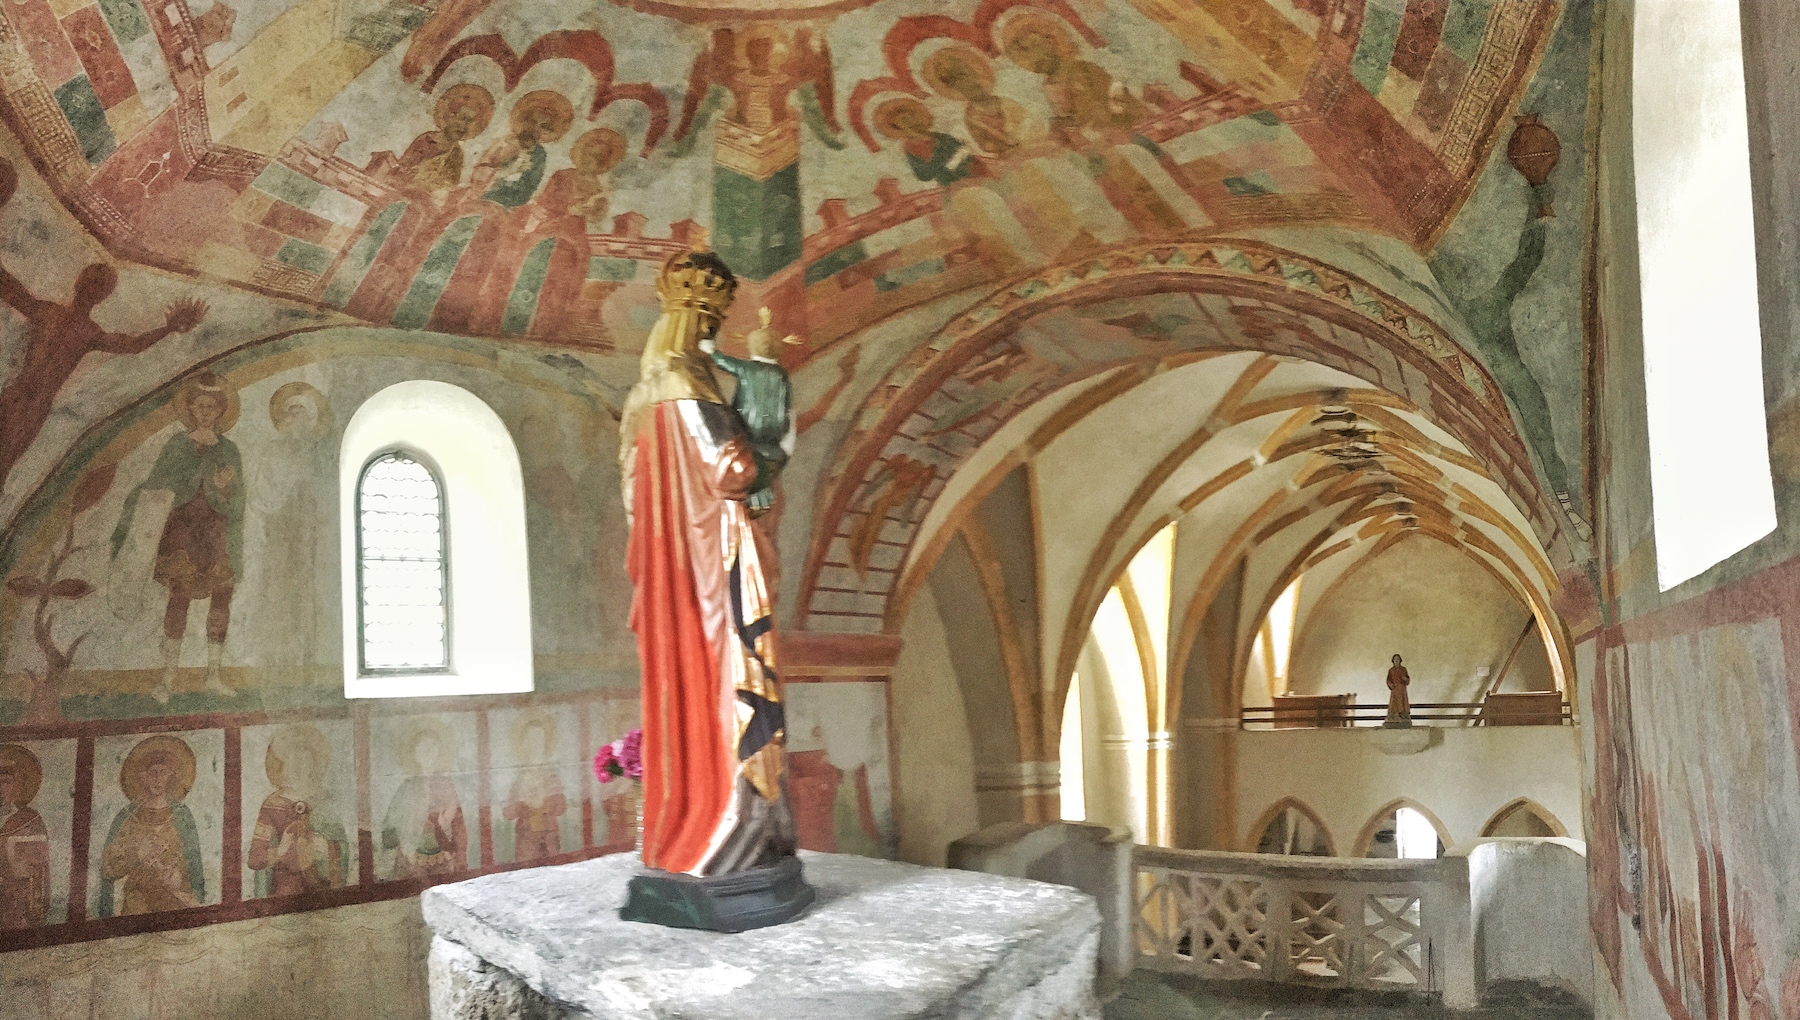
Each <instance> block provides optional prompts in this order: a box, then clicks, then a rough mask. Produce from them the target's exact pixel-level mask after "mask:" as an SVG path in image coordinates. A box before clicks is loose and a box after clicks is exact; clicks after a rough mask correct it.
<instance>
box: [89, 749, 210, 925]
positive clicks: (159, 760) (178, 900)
mask: <svg viewBox="0 0 1800 1020" xmlns="http://www.w3.org/2000/svg"><path fill="white" fill-rule="evenodd" d="M193 786H194V751H193V749H192V748H190V747H188V745H187V742H186V741H184V740H182V739H181V738H180V737H173V736H168V735H166V734H158V735H157V736H154V737H145V738H144V739H143V740H141V741H139V742H138V744H137V746H136V747H133V748H132V749H131V752H130V753H129V754H127V755H126V756H125V762H124V764H123V765H121V766H120V767H119V788H120V789H122V790H124V791H125V797H126V799H128V800H129V801H131V804H130V805H129V806H127V807H124V808H121V809H119V813H118V814H117V815H114V816H113V822H112V828H111V829H109V830H108V831H107V834H106V843H105V845H104V846H103V848H102V849H101V852H100V897H99V914H100V916H101V917H117V916H124V915H126V914H148V913H154V912H156V911H162V910H180V909H182V908H184V907H197V906H199V905H200V904H201V903H203V902H205V900H206V871H205V869H204V867H203V866H202V864H201V859H200V830H199V828H198V827H197V826H196V825H195V824H194V814H193V812H192V811H189V810H188V807H187V805H186V804H184V803H182V801H183V800H184V799H185V798H186V797H187V794H188V791H189V790H191V789H193Z"/></svg>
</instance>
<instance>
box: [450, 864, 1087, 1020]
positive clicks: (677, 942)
mask: <svg viewBox="0 0 1800 1020" xmlns="http://www.w3.org/2000/svg"><path fill="white" fill-rule="evenodd" d="M801 859H802V861H803V862H804V865H805V869H806V875H807V879H808V881H809V883H810V884H811V885H812V886H813V887H814V888H815V889H816V890H817V892H818V901H817V903H816V904H815V905H814V906H813V908H812V909H811V910H810V911H808V912H807V913H806V914H805V915H804V916H802V917H800V918H799V919H797V920H795V921H792V922H790V923H788V924H785V925H780V926H777V927H772V928H763V929H758V930H755V931H749V932H744V933H741V934H733V935H726V934H720V933H718V932H709V931H700V930H692V929H680V928H668V927H663V926H660V925H653V924H642V923H636V922H628V921H622V920H620V919H619V916H618V909H619V906H620V905H621V904H622V903H623V902H624V901H625V894H626V884H627V882H628V881H629V880H630V879H631V878H632V877H633V876H634V875H636V874H639V873H640V872H641V870H642V868H641V864H640V863H639V861H638V859H637V857H636V856H635V855H632V854H617V855H614V856H610V857H602V858H598V859H595V860H591V861H582V862H580V863H576V864H568V865H562V866H560V867H550V868H533V869H529V870H525V871H515V872H506V873H501V874H497V875H489V876H485V877H482V878H477V879H473V880H470V881H467V882H458V883H455V884H453V885H441V886H436V887H433V888H431V889H427V890H425V892H424V894H423V896H422V897H421V903H422V906H423V910H424V914H425V922H426V924H427V925H428V926H430V928H431V930H432V932H433V935H434V937H433V939H432V949H431V963H430V975H431V1015H432V1018H433V1020H474V1018H476V1017H482V1018H486V1020H588V1018H594V1020H628V1018H629V1020H650V1018H657V1017H669V1016H681V1017H684V1018H691V1020H752V1018H763V1017H774V1016H779V1017H783V1018H784V1020H787V1018H791V1020H838V1018H846V1020H848V1018H858V1020H862V1018H868V1020H909V1018H915V1017H928V1016H929V1017H934V1018H938V1017H941V1018H946V1020H962V1018H969V1020H975V1018H981V1020H1098V1017H1099V1016H1100V1010H1099V1006H1098V1004H1097V1002H1096V1000H1095V998H1094V976H1095V970H1096V961H1097V954H1098V951H1099V940H1100V915H1099V912H1098V910H1097V909H1096V908H1095V906H1094V902H1093V900H1092V899H1091V898H1090V897H1088V896H1086V895H1085V894H1082V893H1080V892H1077V891H1075V890H1074V889H1070V888H1067V887H1065V886H1057V885H1050V884H1047V883H1042V882H1032V881H1028V880H1025V879H1015V878H1004V877H1000V876H995V875H984V874H978V873H975V872H967V871H952V870H946V869H941V868H924V867H918V866H915V865H910V864H898V863H894V862H891V861H881V860H874V859H870V858H864V857H855V856H850V855H844V854H817V853H807V852H802V854H801Z"/></svg>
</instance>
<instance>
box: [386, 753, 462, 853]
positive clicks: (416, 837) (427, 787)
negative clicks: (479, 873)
mask: <svg viewBox="0 0 1800 1020" xmlns="http://www.w3.org/2000/svg"><path fill="white" fill-rule="evenodd" d="M452 748H453V744H452V743H451V738H450V733H449V731H447V730H446V729H444V727H443V726H442V724H440V723H438V722H436V721H435V720H432V719H420V720H417V721H415V722H414V723H413V724H412V725H411V726H409V727H408V728H407V730H406V733H405V735H404V736H402V737H401V739H400V749H401V750H400V757H401V764H402V766H403V767H404V768H405V769H406V772H407V778H406V781H405V782H403V783H401V784H400V789H398V790H395V791H394V796H393V799H392V800H390V801H388V809H387V813H386V814H384V815H382V818H381V835H380V841H379V844H378V845H379V848H380V850H381V852H382V853H383V855H384V857H385V858H386V861H385V863H386V867H385V869H384V872H385V874H384V877H386V878H391V879H400V878H417V877H419V876H422V875H444V874H450V873H453V872H457V871H461V870H463V869H464V868H466V867H468V866H469V825H468V822H467V820H466V819H465V818H464V817H463V809H462V797H461V796H460V795H459V794H458V793H457V792H456V784H455V782H454V781H452V780H451V778H450V776H449V775H448V773H449V771H450V767H451V765H452V764H453V755H452Z"/></svg>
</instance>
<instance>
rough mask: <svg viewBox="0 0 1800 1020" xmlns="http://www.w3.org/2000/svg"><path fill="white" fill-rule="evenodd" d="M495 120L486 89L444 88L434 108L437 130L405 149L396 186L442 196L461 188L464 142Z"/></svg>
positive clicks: (468, 87) (416, 140)
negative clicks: (408, 185)
mask: <svg viewBox="0 0 1800 1020" xmlns="http://www.w3.org/2000/svg"><path fill="white" fill-rule="evenodd" d="M493 118H494V97H493V96H492V95H490V94H489V93H488V90H487V89H484V88H482V87H481V86H479V85H470V84H462V85H452V86H450V87H449V88H447V89H445V90H444V94H443V95H441V96H439V97H438V101H437V103H436V105H434V106H433V107H432V108H431V120H432V123H433V124H435V125H437V128H436V130H434V131H427V132H426V133H424V134H422V135H420V136H419V137H417V138H415V139H413V142H412V144H411V145H409V146H407V147H406V151H405V152H404V153H402V154H401V156H400V160H399V163H398V164H397V166H396V170H397V175H396V176H398V177H399V178H400V180H399V181H398V182H397V183H402V184H410V185H412V186H413V187H415V188H417V189H419V190H420V191H423V192H426V193H428V194H434V195H438V196H440V197H441V196H443V195H444V194H447V193H448V192H449V191H450V190H451V189H453V188H456V187H459V186H461V184H462V176H463V142H465V141H467V140H469V139H471V138H474V137H476V136H477V135H479V134H481V133H482V132H483V131H486V130H487V126H488V122H489V121H491V120H493ZM384 158H385V157H384Z"/></svg>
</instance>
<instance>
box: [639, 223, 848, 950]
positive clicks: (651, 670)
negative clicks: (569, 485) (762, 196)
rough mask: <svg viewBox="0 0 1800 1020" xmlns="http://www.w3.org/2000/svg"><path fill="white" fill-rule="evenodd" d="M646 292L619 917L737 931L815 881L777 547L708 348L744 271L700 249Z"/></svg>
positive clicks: (741, 430) (796, 901) (785, 907)
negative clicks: (637, 773)
mask: <svg viewBox="0 0 1800 1020" xmlns="http://www.w3.org/2000/svg"><path fill="white" fill-rule="evenodd" d="M656 290H657V293H658V294H659V295H660V296H661V297H662V316H661V317H660V318H659V319H657V322H656V325H655V326H654V327H653V328H652V329H651V331H650V336H649V338H648V339H647V340H646V341H645V344H644V354H643V358H642V360H641V362H640V364H639V376H638V382H637V385H636V386H634V387H633V388H632V390H631V394H630V395H629V396H628V397H627V398H626V401H625V410H624V413H623V415H622V420H621V421H620V423H619V445H620V449H619V459H620V469H621V474H622V477H623V481H624V495H625V507H626V511H627V512H628V513H629V514H630V520H631V539H630V542H629V544H628V547H627V560H626V565H627V568H628V569H629V571H630V573H631V581H632V586H633V588H634V595H633V598H632V604H631V629H632V630H633V631H635V632H636V634H637V642H638V661H639V663H640V664H641V665H642V667H643V680H642V682H643V723H644V737H643V761H644V770H643V772H644V774H643V783H644V787H643V796H644V804H643V829H642V848H643V861H644V866H645V867H646V868H647V869H648V871H647V872H646V873H645V874H641V875H638V876H637V877H635V878H633V879H632V880H631V883H630V888H629V892H628V895H627V901H626V903H625V907H624V909H623V910H621V911H620V916H621V917H623V918H624V919H625V920H627V921H649V922H652V923H657V924H665V925H670V926H674V927H683V928H705V929H710V930H713V931H726V932H735V931H746V930H749V929H751V928H761V927H765V926H767V925H772V924H780V923H782V922H783V921H787V920H790V919H792V918H794V917H796V916H798V915H799V914H800V913H801V912H802V911H804V910H805V909H806V908H807V907H808V906H809V905H810V904H811V903H812V901H813V891H812V889H811V888H810V887H808V886H807V885H806V882H805V881H804V879H803V878H802V877H801V874H800V859H799V858H798V857H796V856H795V848H796V842H797V841H796V832H795V828H794V817H793V814H792V812H791V811H790V810H789V807H788V800H787V784H786V767H785V766H786V763H785V761H784V760H783V755H782V751H783V745H784V744H785V742H786V725H787V724H786V720H785V716H784V714H783V711H782V696H781V683H780V679H779V677H778V676H777V675H776V672H775V666H776V662H775V647H774V645H775V640H774V639H775V634H774V631H773V627H772V626H771V622H772V619H771V618H772V614H773V610H774V601H775V593H774V592H773V591H772V590H771V588H770V584H769V580H768V578H769V570H770V568H771V567H772V566H773V565H774V551H773V550H772V549H770V548H769V547H768V546H767V545H766V542H767V539H766V538H765V537H764V536H763V534H762V529H760V528H756V527H753V526H752V525H751V523H750V516H751V512H752V511H751V509H750V507H749V505H748V503H747V501H748V499H749V498H750V496H751V495H752V494H753V493H754V492H755V491H756V490H757V487H758V482H759V478H760V476H761V475H762V474H763V470H762V467H763V466H762V464H761V463H760V460H761V458H760V457H759V456H758V455H757V452H756V438H755V433H754V432H753V431H751V430H750V429H747V428H746V426H745V423H744V421H743V420H742V419H741V418H740V417H739V416H738V415H737V414H736V413H734V412H733V410H732V408H731V406H730V405H728V404H726V403H725V400H724V398H723V396H721V394H720V392H719V386H718V382H717V380H716V379H715V377H714V375H713V362H712V360H711V359H710V358H708V357H707V355H706V354H705V353H703V352H702V350H701V343H702V342H703V341H710V340H711V339H712V338H713V337H714V336H716V335H717V334H718V330H719V325H720V323H722V322H723V321H724V319H725V313H726V310H727V309H728V308H729V307H730V305H731V299H732V296H733V294H734V293H735V292H736V290H737V280H736V278H735V277H734V276H733V275H732V273H731V270H730V269H729V268H727V267H726V265H725V262H724V260H722V259H720V258H719V256H717V255H715V254H713V253H712V252H710V251H705V250H702V249H698V248H697V249H696V250H694V251H688V252H681V253H679V254H677V255H674V256H672V257H671V258H670V259H669V260H668V261H667V262H666V263H664V264H663V268H662V274H661V276H660V277H659V278H658V280H657V285H656ZM783 431H785V426H784V429H783Z"/></svg>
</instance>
